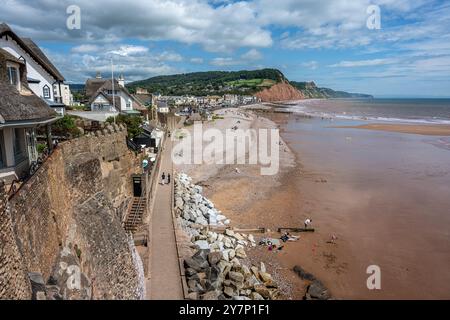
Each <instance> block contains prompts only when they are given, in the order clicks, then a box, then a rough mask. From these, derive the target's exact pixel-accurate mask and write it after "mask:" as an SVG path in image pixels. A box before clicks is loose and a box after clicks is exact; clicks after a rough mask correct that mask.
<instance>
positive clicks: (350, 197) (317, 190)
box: [277, 115, 450, 299]
mask: <svg viewBox="0 0 450 320" xmlns="http://www.w3.org/2000/svg"><path fill="white" fill-rule="evenodd" d="M277 122H278V123H280V124H282V128H283V133H282V136H283V137H284V138H285V140H286V141H287V143H288V144H289V145H290V146H291V148H292V149H293V150H294V151H295V152H296V153H297V155H298V157H299V160H300V161H301V163H302V165H303V167H304V170H305V171H304V174H303V175H302V176H301V177H300V178H299V179H298V180H297V181H295V182H291V184H292V185H294V186H295V188H297V190H298V192H299V195H300V196H299V197H298V198H299V199H298V200H297V201H298V202H300V203H301V205H300V206H301V209H300V211H299V214H300V215H308V216H311V217H312V218H313V221H314V224H315V226H316V227H317V228H318V232H317V233H316V234H314V235H313V236H308V239H305V240H306V241H304V242H299V243H297V244H294V245H292V246H291V248H290V249H289V250H288V252H287V254H286V255H285V256H284V257H283V258H282V261H283V263H284V264H285V265H286V266H289V265H294V264H300V265H301V266H302V267H304V268H305V269H306V270H310V271H311V272H313V273H314V274H316V275H317V276H318V277H319V278H320V279H323V281H324V283H325V284H326V285H328V286H329V288H330V289H331V290H332V292H333V293H334V294H335V296H336V297H338V298H344V299H448V298H449V297H450V268H449V262H450V210H449V208H450V197H449V195H450V151H449V150H448V149H446V148H440V147H439V146H440V141H441V139H445V138H443V137H424V136H421V135H410V134H402V133H391V132H373V131H362V130H359V129H355V124H354V123H343V125H342V126H339V127H340V129H335V128H331V127H330V124H333V125H335V124H336V121H334V122H333V123H331V122H329V121H321V120H318V119H309V120H308V119H301V118H295V116H294V117H293V116H292V115H291V116H290V117H280V116H278V121H277ZM348 124H351V125H348ZM344 127H347V129H345V128H344ZM286 183H289V182H288V181H287V182H286ZM331 234H336V235H337V236H338V241H337V244H336V245H331V244H327V240H328V239H329V237H330V235H331ZM305 238H306V237H305ZM290 250H292V251H297V252H298V253H299V255H297V256H296V255H295V254H289V251H290ZM372 264H374V265H378V266H380V268H381V271H382V290H380V291H369V290H368V289H367V287H366V279H367V277H368V275H367V274H366V268H367V267H368V266H369V265H372Z"/></svg>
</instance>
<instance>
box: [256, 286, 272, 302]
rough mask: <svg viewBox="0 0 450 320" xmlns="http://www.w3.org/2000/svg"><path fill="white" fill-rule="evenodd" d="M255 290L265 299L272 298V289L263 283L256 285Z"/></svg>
mask: <svg viewBox="0 0 450 320" xmlns="http://www.w3.org/2000/svg"><path fill="white" fill-rule="evenodd" d="M255 291H256V292H257V293H258V294H260V295H261V296H262V297H263V298H264V299H270V290H269V289H267V288H266V287H265V286H263V285H256V286H255Z"/></svg>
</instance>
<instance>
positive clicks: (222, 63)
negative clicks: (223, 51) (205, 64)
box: [210, 57, 241, 67]
mask: <svg viewBox="0 0 450 320" xmlns="http://www.w3.org/2000/svg"><path fill="white" fill-rule="evenodd" d="M240 63H241V62H240V61H237V60H234V59H233V58H230V57H227V58H214V59H212V60H211V61H210V64H211V65H213V66H218V67H226V66H235V65H238V64H240Z"/></svg>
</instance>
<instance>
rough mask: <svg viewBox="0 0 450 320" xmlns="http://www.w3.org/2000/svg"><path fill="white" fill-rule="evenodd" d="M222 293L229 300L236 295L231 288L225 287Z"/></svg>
mask: <svg viewBox="0 0 450 320" xmlns="http://www.w3.org/2000/svg"><path fill="white" fill-rule="evenodd" d="M223 293H224V294H225V295H226V296H228V297H230V298H232V297H233V296H234V295H236V293H235V291H234V289H233V288H231V287H225V288H224V289H223Z"/></svg>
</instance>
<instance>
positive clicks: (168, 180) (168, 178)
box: [167, 173, 170, 184]
mask: <svg viewBox="0 0 450 320" xmlns="http://www.w3.org/2000/svg"><path fill="white" fill-rule="evenodd" d="M167 184H170V173H169V174H168V175H167Z"/></svg>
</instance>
